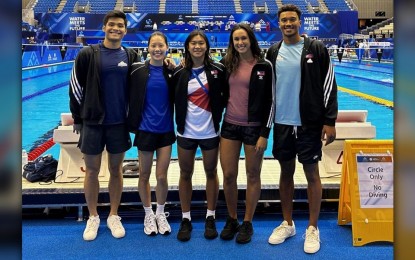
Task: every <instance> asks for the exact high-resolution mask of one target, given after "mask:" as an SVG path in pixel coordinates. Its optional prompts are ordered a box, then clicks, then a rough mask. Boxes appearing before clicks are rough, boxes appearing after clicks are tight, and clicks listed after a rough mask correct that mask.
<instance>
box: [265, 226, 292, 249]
mask: <svg viewBox="0 0 415 260" xmlns="http://www.w3.org/2000/svg"><path fill="white" fill-rule="evenodd" d="M294 235H295V225H294V221H293V225H292V226H290V225H288V222H287V221H285V220H284V221H283V222H282V223H281V225H279V226H278V227H276V228H274V230H273V231H272V234H271V236H270V237H269V238H268V243H270V244H272V245H278V244H281V243H282V242H284V241H285V239H287V238H289V237H292V236H294Z"/></svg>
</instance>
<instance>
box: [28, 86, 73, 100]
mask: <svg viewBox="0 0 415 260" xmlns="http://www.w3.org/2000/svg"><path fill="white" fill-rule="evenodd" d="M64 86H68V82H67V81H66V82H63V83H60V84H58V85H54V86H52V87H50V88H45V89H42V90H41V91H38V92H35V93H33V94H30V95H27V96H24V97H23V98H22V102H25V101H27V100H29V99H32V98H34V97H37V96H40V95H42V94H45V93H48V92H51V91H52V90H55V89H58V88H61V87H64Z"/></svg>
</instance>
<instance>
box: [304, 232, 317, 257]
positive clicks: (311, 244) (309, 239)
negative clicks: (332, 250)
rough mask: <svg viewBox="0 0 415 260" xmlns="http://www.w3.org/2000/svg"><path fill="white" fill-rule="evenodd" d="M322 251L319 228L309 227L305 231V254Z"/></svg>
mask: <svg viewBox="0 0 415 260" xmlns="http://www.w3.org/2000/svg"><path fill="white" fill-rule="evenodd" d="M318 250H320V232H319V231H318V228H315V227H313V226H309V227H308V228H307V229H306V231H305V241H304V252H306V253H309V254H314V253H315V252H317V251H318Z"/></svg>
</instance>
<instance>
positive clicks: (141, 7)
mask: <svg viewBox="0 0 415 260" xmlns="http://www.w3.org/2000/svg"><path fill="white" fill-rule="evenodd" d="M167 2H168V1H167ZM181 2H183V1H181ZM135 5H136V7H137V12H138V13H150V14H157V13H158V12H159V6H160V0H152V1H148V0H136V1H135ZM169 11H170V10H167V8H166V13H168V12H169Z"/></svg>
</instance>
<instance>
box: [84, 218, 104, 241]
mask: <svg viewBox="0 0 415 260" xmlns="http://www.w3.org/2000/svg"><path fill="white" fill-rule="evenodd" d="M99 223H100V220H99V216H89V219H88V222H86V228H85V230H84V240H86V241H92V240H94V239H95V238H96V237H97V234H98V228H99Z"/></svg>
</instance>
